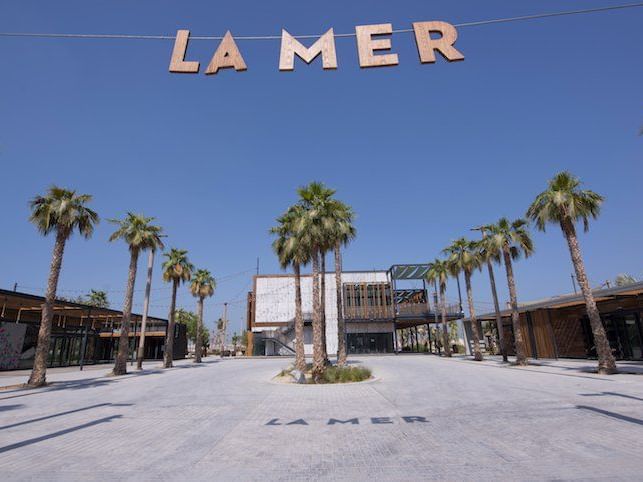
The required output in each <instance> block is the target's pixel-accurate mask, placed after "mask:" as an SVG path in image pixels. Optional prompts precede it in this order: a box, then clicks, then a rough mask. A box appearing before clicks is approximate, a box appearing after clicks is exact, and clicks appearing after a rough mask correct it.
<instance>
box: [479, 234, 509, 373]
mask: <svg viewBox="0 0 643 482" xmlns="http://www.w3.org/2000/svg"><path fill="white" fill-rule="evenodd" d="M471 231H480V232H481V233H482V239H485V238H486V237H487V233H486V231H485V228H484V226H478V227H477V228H471ZM487 269H488V270H489V283H490V284H491V294H492V295H493V308H494V311H495V313H496V329H497V330H498V345H500V353H501V354H502V361H504V362H506V361H508V358H507V349H506V348H505V337H504V333H503V327H502V316H500V305H499V304H498V292H497V291H496V278H495V276H494V275H493V266H491V259H490V258H487Z"/></svg>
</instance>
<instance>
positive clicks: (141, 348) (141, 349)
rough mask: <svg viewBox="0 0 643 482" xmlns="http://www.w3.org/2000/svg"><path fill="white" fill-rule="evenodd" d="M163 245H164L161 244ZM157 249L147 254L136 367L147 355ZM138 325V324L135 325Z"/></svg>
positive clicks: (138, 368) (140, 368)
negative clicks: (153, 273)
mask: <svg viewBox="0 0 643 482" xmlns="http://www.w3.org/2000/svg"><path fill="white" fill-rule="evenodd" d="M159 237H160V238H167V236H166V235H163V234H161V235H160V236H159ZM161 247H162V246H161ZM155 253H156V249H154V248H152V249H150V254H148V256H147V283H146V285H145V300H144V301H143V319H142V320H141V335H140V337H141V339H140V340H139V342H138V353H137V356H136V369H137V370H142V369H143V358H144V357H145V328H146V327H147V313H148V311H149V309H150V291H151V290H152V270H153V268H154V254H155ZM134 327H136V324H135V325H134ZM134 343H136V336H134Z"/></svg>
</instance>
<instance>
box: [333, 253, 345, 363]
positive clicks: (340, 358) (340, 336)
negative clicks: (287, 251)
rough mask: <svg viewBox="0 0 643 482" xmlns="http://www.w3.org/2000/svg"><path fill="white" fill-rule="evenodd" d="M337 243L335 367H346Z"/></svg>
mask: <svg viewBox="0 0 643 482" xmlns="http://www.w3.org/2000/svg"><path fill="white" fill-rule="evenodd" d="M341 249H342V248H341V245H340V244H339V242H337V243H335V292H336V294H335V296H336V298H337V365H338V366H340V367H343V366H344V365H346V322H345V321H344V304H343V301H342V251H341Z"/></svg>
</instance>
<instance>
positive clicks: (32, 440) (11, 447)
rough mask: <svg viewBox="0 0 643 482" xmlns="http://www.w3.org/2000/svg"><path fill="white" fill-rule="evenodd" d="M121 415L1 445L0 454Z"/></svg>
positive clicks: (108, 420) (119, 416)
mask: <svg viewBox="0 0 643 482" xmlns="http://www.w3.org/2000/svg"><path fill="white" fill-rule="evenodd" d="M121 417H122V415H111V416H109V417H104V418H99V419H97V420H93V421H91V422H87V423H84V424H82V425H76V426H75V427H70V428H66V429H64V430H59V431H58V432H53V433H50V434H47V435H41V436H40V437H35V438H30V439H28V440H24V441H22V442H17V443H15V444H11V445H6V446H5V447H0V454H2V453H4V452H9V451H10V450H15V449H18V448H20V447H25V446H27V445H32V444H35V443H38V442H42V441H44V440H49V439H52V438H56V437H60V436H61V435H66V434H68V433H71V432H76V431H77V430H82V429H84V428H89V427H93V426H94V425H98V424H101V423H105V422H111V421H112V420H114V419H117V418H121Z"/></svg>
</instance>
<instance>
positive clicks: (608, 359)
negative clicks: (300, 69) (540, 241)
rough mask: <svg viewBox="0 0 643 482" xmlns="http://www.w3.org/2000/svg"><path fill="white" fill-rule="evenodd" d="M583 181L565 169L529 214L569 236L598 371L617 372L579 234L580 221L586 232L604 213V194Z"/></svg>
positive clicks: (541, 224) (540, 223)
mask: <svg viewBox="0 0 643 482" xmlns="http://www.w3.org/2000/svg"><path fill="white" fill-rule="evenodd" d="M580 185H581V182H580V180H579V179H578V178H577V177H576V176H574V175H573V174H571V173H569V172H567V171H563V172H560V173H558V174H556V175H555V176H554V178H553V179H551V180H550V181H549V185H548V187H547V189H546V190H545V191H543V192H541V193H540V194H538V196H536V199H535V200H534V202H533V203H532V204H531V206H529V209H528V210H527V217H529V218H530V219H531V220H533V221H534V222H535V223H536V227H537V228H538V229H539V230H541V231H545V226H546V225H547V224H548V223H552V224H557V225H559V226H560V229H561V230H562V231H563V234H564V235H565V238H566V239H567V246H568V247H569V253H570V255H571V258H572V263H573V264H574V270H575V271H576V279H577V280H578V284H579V285H580V288H581V291H582V293H583V298H584V299H585V306H586V309H587V316H588V317H589V322H590V325H591V327H592V333H593V335H594V343H595V345H596V354H597V356H598V372H599V373H603V374H612V373H616V372H617V370H616V361H615V360H614V356H613V355H612V351H611V349H610V345H609V341H608V339H607V336H606V335H605V329H604V328H603V323H602V322H601V316H600V314H599V312H598V308H597V307H596V301H595V300H594V295H593V294H592V290H591V288H590V286H589V281H588V280H587V274H586V272H585V263H584V261H583V257H582V254H581V250H580V245H579V243H578V237H577V235H576V226H575V223H576V222H577V221H580V220H582V221H583V226H584V229H585V232H587V231H588V230H589V218H593V219H596V218H597V217H598V215H599V214H600V209H601V204H603V196H601V195H600V194H597V193H595V192H594V191H590V190H584V189H581V188H580Z"/></svg>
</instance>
